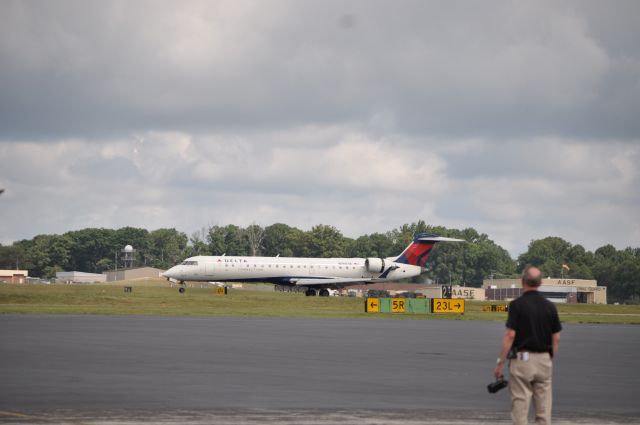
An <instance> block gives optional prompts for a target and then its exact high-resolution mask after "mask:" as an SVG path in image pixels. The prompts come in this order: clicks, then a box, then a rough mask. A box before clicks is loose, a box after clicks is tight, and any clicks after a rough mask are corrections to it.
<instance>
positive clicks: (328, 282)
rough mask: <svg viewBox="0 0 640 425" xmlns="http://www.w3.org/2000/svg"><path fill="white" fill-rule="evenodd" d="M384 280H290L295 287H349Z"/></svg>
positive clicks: (342, 278)
mask: <svg viewBox="0 0 640 425" xmlns="http://www.w3.org/2000/svg"><path fill="white" fill-rule="evenodd" d="M384 280H386V279H378V278H373V277H372V278H366V277H365V278H349V277H329V278H319V279H291V282H293V283H295V284H296V285H297V286H349V285H357V284H358V283H365V284H367V283H376V282H381V281H384Z"/></svg>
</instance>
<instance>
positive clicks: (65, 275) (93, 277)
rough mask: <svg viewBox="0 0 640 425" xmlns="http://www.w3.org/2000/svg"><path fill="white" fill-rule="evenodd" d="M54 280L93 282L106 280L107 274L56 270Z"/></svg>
mask: <svg viewBox="0 0 640 425" xmlns="http://www.w3.org/2000/svg"><path fill="white" fill-rule="evenodd" d="M56 281H57V282H58V283H95V282H106V281H107V276H105V275H103V274H101V273H85V272H76V271H73V272H57V273H56Z"/></svg>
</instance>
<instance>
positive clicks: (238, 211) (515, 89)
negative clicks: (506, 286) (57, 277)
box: [0, 1, 640, 254]
mask: <svg viewBox="0 0 640 425" xmlns="http://www.w3.org/2000/svg"><path fill="white" fill-rule="evenodd" d="M639 11H640V7H639V6H638V4H637V3H636V2H616V3H615V5H609V4H607V5H603V4H602V3H600V2H565V3H562V4H559V3H557V2H535V3H511V2H498V3H491V4H488V3H486V2H464V3H457V2H444V3H443V2H423V1H416V2H414V1H401V2H383V1H380V2H378V1H352V2H338V1H335V2H334V1H330V2H295V1H276V2H269V3H260V2H254V3H244V2H235V1H233V2H224V1H223V2H208V1H202V2H199V1H192V2H187V3H180V5H178V4H176V3H173V2H157V1H153V2H134V3H131V2H120V1H109V2H89V3H88V2H79V1H66V2H65V1H60V2H55V3H40V2H28V1H26V2H25V1H5V2H2V3H1V4H0V65H1V66H0V156H1V157H2V158H3V167H2V169H0V186H2V187H6V188H7V191H6V192H5V193H4V194H3V195H2V197H1V198H0V202H1V203H2V204H3V206H2V213H1V214H2V221H1V224H0V238H1V240H0V241H1V242H3V243H6V242H10V241H12V240H16V239H20V238H25V237H32V236H33V235H35V234H37V233H50V232H64V231H66V230H70V229H75V228H82V227H87V226H109V227H112V226H122V225H137V226H143V227H147V228H153V227H160V226H171V227H173V226H175V227H178V228H180V229H181V230H184V231H187V232H191V231H194V230H197V229H198V228H200V227H201V226H203V225H207V224H225V223H229V222H233V223H237V224H244V225H246V224H250V223H251V222H254V221H256V222H258V223H261V224H270V223H272V222H276V221H284V222H287V223H289V224H292V225H297V226H300V227H303V228H308V227H309V226H311V225H313V224H317V223H321V222H322V223H329V224H333V225H336V226H338V227H339V228H340V229H342V230H343V232H345V234H347V235H349V236H358V235H360V234H363V233H371V232H375V231H384V230H388V229H391V228H393V227H395V226H398V225H400V224H403V223H406V222H411V221H415V220H418V219H425V220H427V221H429V222H432V223H434V224H444V225H448V226H453V227H459V228H462V227H468V226H473V227H476V228H477V229H478V230H480V231H482V232H485V233H488V234H489V235H490V236H492V237H494V238H495V239H496V240H497V241H498V242H499V243H501V244H503V245H504V246H505V247H506V248H508V249H509V250H511V252H512V253H514V254H517V253H518V252H520V251H522V250H524V248H525V247H526V244H527V243H528V241H529V240H530V239H533V238H539V237H544V236H547V235H549V234H554V235H560V236H563V237H566V238H568V239H570V240H571V241H572V242H574V243H583V244H585V245H586V246H587V247H588V248H590V249H593V248H596V247H597V246H599V245H601V244H605V243H608V242H613V243H615V244H616V245H618V246H620V247H623V246H626V245H637V242H636V241H637V240H638V239H639V237H640V228H639V224H638V220H637V218H636V217H638V216H640V214H638V213H640V211H639V209H640V196H639V195H638V191H637V187H638V184H639V183H640V177H639V175H638V171H637V167H636V164H637V163H638V160H640V153H639V150H638V147H639V146H640V121H638V120H637V116H638V112H639V111H640V104H639V102H640V83H639V82H640V45H638V43H637V40H638V39H639V38H640V37H639V35H640V34H639V32H640V30H638V29H637V25H635V22H634V18H635V16H637V15H638V12H639ZM529 197H533V198H534V199H535V202H534V206H535V207H529V206H528V204H527V203H526V202H524V199H527V198H529ZM43 206H46V208H43Z"/></svg>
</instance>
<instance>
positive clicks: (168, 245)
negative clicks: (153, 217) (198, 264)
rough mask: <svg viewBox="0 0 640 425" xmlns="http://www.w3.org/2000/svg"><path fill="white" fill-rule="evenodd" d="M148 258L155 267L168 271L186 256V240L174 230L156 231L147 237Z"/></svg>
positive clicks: (185, 236) (183, 235) (182, 234)
mask: <svg viewBox="0 0 640 425" xmlns="http://www.w3.org/2000/svg"><path fill="white" fill-rule="evenodd" d="M148 239H149V242H148V246H149V257H150V261H151V263H152V264H153V265H154V266H155V267H159V268H163V269H168V268H169V267H171V266H173V265H175V264H176V263H178V262H180V261H181V260H182V259H183V258H184V257H185V254H186V250H187V242H188V238H187V235H185V234H184V233H182V232H179V231H177V230H176V229H173V228H171V229H157V230H154V231H152V232H150V233H149V235H148Z"/></svg>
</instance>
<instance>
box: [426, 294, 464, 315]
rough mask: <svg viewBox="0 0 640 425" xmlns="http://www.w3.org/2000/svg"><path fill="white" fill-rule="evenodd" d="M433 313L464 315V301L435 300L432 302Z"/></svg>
mask: <svg viewBox="0 0 640 425" xmlns="http://www.w3.org/2000/svg"><path fill="white" fill-rule="evenodd" d="M431 311H432V312H433V313H464V300H463V299H457V298H456V299H449V298H434V299H433V300H431Z"/></svg>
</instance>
